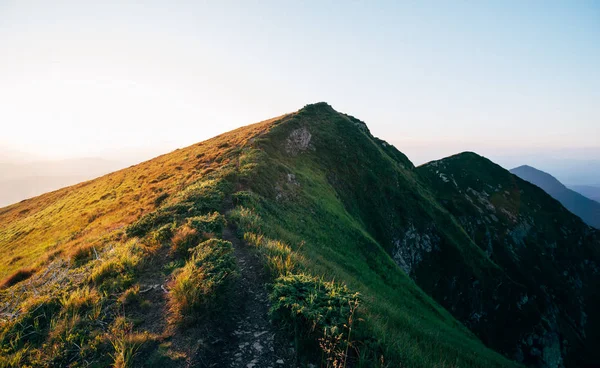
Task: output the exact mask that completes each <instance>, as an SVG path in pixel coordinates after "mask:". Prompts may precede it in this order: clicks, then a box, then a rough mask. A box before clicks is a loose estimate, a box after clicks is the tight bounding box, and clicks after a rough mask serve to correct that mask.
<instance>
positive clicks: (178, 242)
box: [171, 225, 202, 258]
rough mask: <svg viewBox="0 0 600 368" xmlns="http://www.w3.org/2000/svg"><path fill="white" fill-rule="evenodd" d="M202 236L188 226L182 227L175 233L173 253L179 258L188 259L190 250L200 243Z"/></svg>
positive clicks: (172, 244) (172, 245)
mask: <svg viewBox="0 0 600 368" xmlns="http://www.w3.org/2000/svg"><path fill="white" fill-rule="evenodd" d="M201 239H202V235H201V234H200V233H199V232H198V231H197V230H196V229H195V228H192V227H190V226H188V225H184V226H181V227H179V228H177V230H176V231H175V235H173V240H172V242H171V253H172V254H174V255H176V256H178V257H184V258H185V257H187V256H188V254H189V250H190V249H191V248H193V247H195V246H196V245H198V243H199V242H200V240H201Z"/></svg>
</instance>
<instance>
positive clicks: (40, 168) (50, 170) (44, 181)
mask: <svg viewBox="0 0 600 368" xmlns="http://www.w3.org/2000/svg"><path fill="white" fill-rule="evenodd" d="M3 153H4V152H3V151H0V173H2V174H1V176H0V207H2V206H6V205H9V204H11V203H16V202H19V201H21V200H23V199H26V198H31V197H34V196H37V195H40V194H42V193H46V192H49V191H52V190H56V189H60V188H62V187H65V186H69V185H74V184H77V183H80V182H82V181H86V180H90V179H94V178H97V177H99V176H101V175H104V174H108V173H110V172H112V171H115V170H118V169H121V168H123V167H125V166H126V164H125V163H123V162H119V161H113V160H105V159H100V158H77V159H66V160H55V161H50V160H48V161H42V160H40V161H25V162H23V161H18V160H17V159H15V158H13V157H6V156H4V155H2V154H3Z"/></svg>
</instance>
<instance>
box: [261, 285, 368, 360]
mask: <svg viewBox="0 0 600 368" xmlns="http://www.w3.org/2000/svg"><path fill="white" fill-rule="evenodd" d="M271 301H272V303H273V304H272V307H271V316H272V318H273V319H274V320H276V321H280V322H281V323H282V324H283V325H284V326H287V327H291V328H292V329H293V331H294V335H295V341H296V345H297V346H296V348H297V350H298V349H299V348H301V347H302V345H314V342H315V341H318V342H319V346H320V348H321V349H322V351H323V353H324V354H325V355H326V361H327V367H342V366H345V364H346V361H347V356H348V349H349V347H350V346H351V344H352V341H351V337H352V336H351V332H352V327H353V326H352V325H353V323H354V320H355V317H354V313H355V311H356V309H357V307H358V305H359V294H358V293H353V292H351V291H350V290H349V289H348V288H347V287H346V286H345V285H339V284H336V283H334V282H326V281H323V280H322V279H319V278H316V277H314V276H309V275H305V274H296V275H287V276H281V277H279V278H277V279H276V280H275V284H274V286H273V291H272V293H271ZM308 350H310V348H309V349H308Z"/></svg>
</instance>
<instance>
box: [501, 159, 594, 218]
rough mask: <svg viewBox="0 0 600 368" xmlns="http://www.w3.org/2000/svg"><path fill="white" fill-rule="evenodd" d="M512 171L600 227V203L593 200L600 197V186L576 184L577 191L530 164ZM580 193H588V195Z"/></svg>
mask: <svg viewBox="0 0 600 368" xmlns="http://www.w3.org/2000/svg"><path fill="white" fill-rule="evenodd" d="M510 172H511V173H513V174H515V175H517V176H518V177H520V178H521V179H523V180H526V181H528V182H530V183H532V184H535V185H537V186H538V187H540V188H542V189H543V190H544V191H545V192H546V193H548V194H550V195H551V196H552V197H553V198H554V199H556V200H557V201H559V202H560V203H561V204H562V205H563V206H565V207H566V208H567V209H568V210H569V211H571V212H573V213H574V214H575V215H577V216H579V217H580V218H581V219H582V220H583V221H584V222H585V223H587V224H588V225H590V226H593V227H595V228H598V229H600V203H598V202H596V201H595V200H592V199H593V198H600V188H596V187H590V186H574V187H573V188H574V189H575V188H578V189H575V190H577V192H576V191H575V190H572V189H569V188H567V187H566V186H565V185H564V184H562V183H561V182H560V181H558V180H557V179H556V178H555V177H553V176H552V175H550V174H548V173H546V172H544V171H541V170H538V169H536V168H534V167H531V166H528V165H523V166H519V167H516V168H514V169H512V170H510ZM578 192H579V193H578ZM580 193H584V194H585V193H587V195H582V194H580Z"/></svg>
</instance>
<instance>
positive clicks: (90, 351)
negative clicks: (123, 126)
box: [0, 104, 516, 367]
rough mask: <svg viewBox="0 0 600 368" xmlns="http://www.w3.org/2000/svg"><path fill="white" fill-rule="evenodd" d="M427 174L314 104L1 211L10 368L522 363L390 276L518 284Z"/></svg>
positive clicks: (3, 335)
mask: <svg viewBox="0 0 600 368" xmlns="http://www.w3.org/2000/svg"><path fill="white" fill-rule="evenodd" d="M413 170H414V168H413V166H412V164H411V163H410V161H408V159H407V158H406V157H405V156H404V155H403V154H401V153H400V152H399V151H397V150H396V149H395V148H394V147H392V146H389V145H387V144H386V143H385V142H383V141H380V140H378V139H376V138H374V137H372V136H371V134H370V133H369V132H368V129H367V128H366V126H365V125H364V123H362V122H360V121H358V120H356V119H354V118H352V117H350V116H347V115H344V114H340V113H338V112H336V111H334V110H333V109H332V108H331V107H329V106H328V105H326V104H316V105H309V106H307V107H305V108H304V109H302V110H300V111H298V112H296V113H293V114H289V115H286V116H283V117H279V118H275V119H272V120H269V121H265V122H262V123H258V124H255V125H251V126H248V127H244V128H240V129H238V130H236V131H233V132H230V133H226V134H223V135H221V136H219V137H216V138H214V139H211V140H209V141H206V142H203V143H200V144H197V145H194V146H190V147H187V148H184V149H181V150H177V151H174V152H172V153H170V154H167V155H163V156H160V157H157V158H155V159H153V160H150V161H147V162H144V163H142V164H139V165H136V166H133V167H131V168H128V169H124V170H121V171H118V172H115V173H112V174H109V175H106V176H104V177H101V178H98V179H96V180H92V181H89V182H86V183H82V184H78V185H76V186H73V187H69V188H65V189H61V190H59V191H55V192H52V193H48V194H45V195H42V196H40V197H36V198H33V199H29V200H26V201H23V202H21V203H18V204H15V205H12V206H9V207H6V208H3V209H0V253H1V254H2V257H3V259H6V260H7V262H5V263H3V265H2V266H1V267H0V274H1V275H2V276H3V277H5V279H4V281H3V286H2V290H0V302H1V305H2V307H1V309H0V313H2V314H1V315H2V322H1V325H0V366H27V365H32V366H49V365H58V366H107V365H109V364H116V365H120V366H163V367H164V366H200V367H202V366H210V364H220V363H223V364H228V365H229V364H232V365H233V366H240V367H247V366H253V365H256V366H258V365H259V364H262V365H266V364H268V365H272V366H275V364H278V363H279V362H280V361H281V362H284V365H288V366H291V365H293V363H294V362H298V363H302V364H304V363H308V362H314V363H317V364H318V363H327V362H329V363H328V364H332V363H333V362H334V361H337V362H340V361H345V360H346V359H348V360H349V366H354V365H360V366H378V367H379V366H399V365H400V364H402V365H403V366H409V367H432V366H438V367H459V366H460V367H482V366H492V367H511V366H516V364H514V363H512V362H510V361H509V360H507V359H505V358H503V357H502V356H501V355H499V354H497V353H495V352H494V351H492V350H490V349H488V348H486V347H485V346H484V345H483V344H482V343H481V342H480V341H479V340H478V338H477V337H475V335H474V334H473V333H471V332H470V331H469V330H468V329H467V328H465V327H464V326H463V325H462V324H461V323H459V322H458V321H457V320H456V319H454V318H453V317H452V315H451V314H450V313H448V312H447V311H446V310H444V309H443V308H442V307H440V305H439V304H438V303H436V302H435V301H434V300H433V299H431V298H430V297H429V296H428V295H427V294H426V293H424V292H423V291H422V290H421V289H420V288H419V287H418V286H417V285H416V284H415V283H414V282H413V281H412V280H411V279H410V278H409V277H407V275H406V274H405V273H404V272H403V271H402V269H401V268H400V267H398V266H397V265H396V263H395V262H394V258H393V257H392V256H393V255H394V249H395V245H394V244H396V243H395V240H396V239H398V236H401V235H405V234H406V233H407V231H408V232H409V233H410V232H411V231H413V230H412V229H413V228H414V229H417V228H418V229H420V228H423V227H427V226H429V227H431V226H433V227H435V228H436V231H439V234H440V235H439V236H440V239H443V240H441V241H440V242H439V243H438V244H437V245H436V247H439V248H440V249H442V250H443V251H442V252H440V254H441V257H447V256H448V257H453V259H456V260H457V261H459V262H458V264H457V265H455V266H452V267H451V269H454V268H457V267H465V266H467V267H468V269H469V270H474V271H473V272H482V273H489V274H490V275H497V276H498V277H499V278H505V277H506V276H504V275H503V272H502V270H500V269H499V268H498V267H496V266H495V265H493V264H492V263H490V262H489V261H488V260H487V258H486V257H485V254H484V252H482V251H481V250H479V248H478V247H477V246H476V245H475V243H473V242H471V241H470V240H469V239H468V237H467V236H466V234H464V232H462V230H461V228H460V227H459V226H458V225H457V224H456V223H455V221H454V220H452V218H451V217H449V216H448V214H447V212H446V211H445V210H444V209H443V208H442V207H441V206H440V205H439V204H437V203H436V202H435V200H434V199H433V197H432V196H431V194H430V193H429V190H428V189H427V188H425V187H424V186H423V185H422V184H421V183H420V181H419V179H418V177H417V176H416V175H415V174H414V172H413ZM390 197H391V198H393V200H392V201H391V205H389V203H388V198H390ZM390 229H392V230H394V231H392V232H390V231H389V230H390ZM409 238H410V236H409ZM409 238H406V237H404V238H401V239H402V241H401V243H402V244H404V245H405V248H407V249H406V250H407V251H408V250H409V249H408V248H410V247H411V246H413V245H414V246H415V247H419V246H420V244H418V243H416V242H412V240H411V239H409ZM436 249H437V248H436ZM415 254H416V253H415ZM400 258H402V259H404V262H402V263H401V265H402V267H403V268H404V269H407V267H408V269H410V268H412V267H415V266H416V265H417V264H419V263H420V262H419V261H420V259H418V258H413V259H408V258H403V257H400ZM397 259H399V258H398V257H396V260H397ZM422 264H423V265H424V264H425V261H423V262H422ZM260 267H264V270H263V271H260V270H258V268H260ZM254 270H256V272H255V271H254ZM469 272H470V271H469ZM265 283H268V284H270V285H271V286H269V287H268V292H269V293H270V301H267V300H265V299H264V295H265V294H264V293H265V292H263V290H262V289H263V288H264V287H265ZM355 292H360V296H357V295H356V294H355ZM357 306H358V309H356V307H357ZM269 309H270V312H267V311H268V310H269ZM267 313H268V315H267ZM355 314H356V316H355ZM268 320H272V321H273V325H272V327H269V325H268V324H266V323H265V321H268ZM259 330H261V331H259ZM289 339H291V340H292V341H293V343H294V345H293V347H294V348H293V349H292V350H290V349H288V348H287V347H289V346H290V345H289V341H290V340H289ZM271 348H272V350H271ZM346 352H347V353H346ZM248 359H250V361H248Z"/></svg>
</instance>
